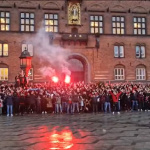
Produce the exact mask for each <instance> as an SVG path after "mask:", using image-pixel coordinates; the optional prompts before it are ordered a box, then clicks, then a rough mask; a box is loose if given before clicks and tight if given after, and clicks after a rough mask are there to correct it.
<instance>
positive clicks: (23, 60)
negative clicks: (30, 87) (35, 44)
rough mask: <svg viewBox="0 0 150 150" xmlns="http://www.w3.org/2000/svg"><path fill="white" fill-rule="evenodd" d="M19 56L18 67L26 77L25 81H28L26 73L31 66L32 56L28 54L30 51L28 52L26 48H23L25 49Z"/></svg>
mask: <svg viewBox="0 0 150 150" xmlns="http://www.w3.org/2000/svg"><path fill="white" fill-rule="evenodd" d="M19 58H20V68H21V69H22V70H23V72H24V73H25V76H24V77H25V78H26V82H28V73H29V70H30V68H31V59H32V57H31V56H30V53H29V52H28V50H27V49H26V48H25V50H24V51H23V52H22V53H21V55H20V57H19ZM23 82H24V84H25V81H24V80H23Z"/></svg>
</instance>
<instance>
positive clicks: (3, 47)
mask: <svg viewBox="0 0 150 150" xmlns="http://www.w3.org/2000/svg"><path fill="white" fill-rule="evenodd" d="M0 44H1V45H2V55H0V57H8V56H9V45H8V43H0ZM4 44H7V46H8V51H7V53H8V55H7V56H6V55H4Z"/></svg>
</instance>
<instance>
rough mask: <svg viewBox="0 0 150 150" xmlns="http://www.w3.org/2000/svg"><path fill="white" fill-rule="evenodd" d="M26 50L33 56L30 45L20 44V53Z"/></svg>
mask: <svg viewBox="0 0 150 150" xmlns="http://www.w3.org/2000/svg"><path fill="white" fill-rule="evenodd" d="M24 50H28V52H29V53H30V56H33V45H32V44H22V52H23V51H24Z"/></svg>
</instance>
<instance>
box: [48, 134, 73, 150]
mask: <svg viewBox="0 0 150 150" xmlns="http://www.w3.org/2000/svg"><path fill="white" fill-rule="evenodd" d="M72 142H73V136H72V132H70V131H62V132H61V133H57V134H56V133H54V134H52V135H51V136H50V143H52V145H51V147H50V148H49V149H54V150H56V149H70V148H71V147H73V145H74V144H73V143H72Z"/></svg>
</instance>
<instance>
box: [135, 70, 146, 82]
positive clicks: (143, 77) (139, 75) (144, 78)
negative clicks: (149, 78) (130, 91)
mask: <svg viewBox="0 0 150 150" xmlns="http://www.w3.org/2000/svg"><path fill="white" fill-rule="evenodd" d="M142 69H143V70H144V75H145V76H142V74H137V73H139V72H142V71H141V70H142ZM138 77H139V79H138ZM141 77H142V79H141ZM136 80H137V81H140V80H141V81H144V80H146V68H145V67H136Z"/></svg>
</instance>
